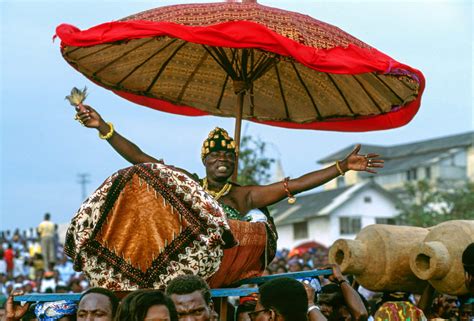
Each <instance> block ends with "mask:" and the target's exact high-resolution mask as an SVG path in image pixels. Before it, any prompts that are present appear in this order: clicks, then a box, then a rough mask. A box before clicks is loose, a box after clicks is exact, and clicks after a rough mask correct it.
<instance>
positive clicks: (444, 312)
mask: <svg viewBox="0 0 474 321" xmlns="http://www.w3.org/2000/svg"><path fill="white" fill-rule="evenodd" d="M431 313H432V314H433V315H436V316H437V317H439V318H442V319H448V320H451V318H454V319H456V316H457V315H458V313H459V309H458V302H457V297H455V296H452V295H447V294H440V295H438V296H437V297H436V298H434V300H433V304H432V306H431Z"/></svg>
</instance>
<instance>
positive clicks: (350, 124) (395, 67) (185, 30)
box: [56, 20, 425, 131]
mask: <svg viewBox="0 0 474 321" xmlns="http://www.w3.org/2000/svg"><path fill="white" fill-rule="evenodd" d="M56 36H58V37H59V38H61V47H64V46H77V47H88V46H94V45H99V44H104V43H112V42H116V41H124V40H129V39H140V38H149V37H160V36H168V37H171V38H179V39H182V40H185V41H188V42H192V43H197V44H206V45H209V46H216V47H229V48H258V49H261V50H265V51H269V52H273V53H276V54H279V55H281V56H286V57H292V58H293V59H295V60H296V61H297V62H299V63H301V64H303V65H305V66H307V67H309V68H311V69H314V70H317V71H321V72H327V73H333V74H362V73H368V72H376V73H379V74H396V75H399V74H408V75H409V76H410V77H412V78H413V79H414V80H416V81H418V82H419V85H420V87H419V91H418V96H417V98H416V99H415V100H414V101H412V102H410V103H409V104H407V105H405V106H399V107H397V108H394V109H393V110H392V111H391V112H389V113H386V114H381V115H375V116H359V117H357V118H355V119H354V118H341V119H338V118H334V119H330V120H325V121H324V122H321V121H315V122H309V123H291V122H284V121H257V120H255V119H250V120H251V121H254V122H258V123H262V124H267V125H272V126H278V127H286V128H294V129H321V130H334V131H369V130H381V129H389V128H396V127H400V126H403V125H405V124H407V123H408V122H409V121H410V120H411V119H412V118H413V117H414V116H415V114H416V113H417V111H418V109H419V107H420V103H421V96H422V93H423V91H424V88H425V78H424V76H423V74H422V73H421V72H420V71H419V70H417V69H414V68H411V67H410V66H407V65H405V64H402V63H399V62H397V61H396V60H394V59H392V58H390V57H389V56H387V55H385V54H383V53H382V52H380V51H378V50H376V49H374V48H360V47H358V46H355V45H352V44H349V45H348V46H347V47H345V48H342V47H336V48H332V49H317V48H313V47H309V46H306V45H303V44H300V43H298V42H296V41H294V40H291V39H289V38H286V37H284V36H282V35H279V34H278V33H276V32H274V31H272V30H269V29H267V28H266V27H265V26H263V25H260V24H258V23H254V22H249V21H232V22H225V23H221V24H216V25H212V26H206V27H195V26H185V25H180V24H176V23H170V22H150V21H143V20H142V21H127V22H108V23H104V24H100V25H98V26H95V27H93V28H90V29H87V30H84V31H81V30H80V29H78V28H77V27H75V26H72V25H69V24H61V25H59V26H58V27H57V28H56ZM114 92H115V93H116V94H117V95H119V96H121V97H123V98H125V99H128V100H130V101H132V102H134V103H137V104H140V105H143V106H147V107H151V108H153V109H157V110H161V111H165V112H169V113H174V114H180V115H187V116H203V115H208V114H207V113H205V112H203V111H201V110H198V109H196V108H193V107H189V106H176V105H173V104H171V103H169V102H166V101H163V100H159V99H154V98H149V97H143V96H138V95H134V94H131V93H128V92H124V91H114ZM177 107H178V108H177Z"/></svg>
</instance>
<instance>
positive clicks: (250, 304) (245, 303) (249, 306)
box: [235, 295, 258, 321]
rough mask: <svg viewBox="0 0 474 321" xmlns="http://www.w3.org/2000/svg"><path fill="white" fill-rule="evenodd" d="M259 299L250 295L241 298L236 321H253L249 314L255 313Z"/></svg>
mask: <svg viewBox="0 0 474 321" xmlns="http://www.w3.org/2000/svg"><path fill="white" fill-rule="evenodd" d="M257 298H258V296H257V295H248V296H244V297H241V298H240V300H239V305H238V306H237V310H236V311H235V320H236V321H251V320H250V317H249V313H250V312H253V311H255V306H256V305H257Z"/></svg>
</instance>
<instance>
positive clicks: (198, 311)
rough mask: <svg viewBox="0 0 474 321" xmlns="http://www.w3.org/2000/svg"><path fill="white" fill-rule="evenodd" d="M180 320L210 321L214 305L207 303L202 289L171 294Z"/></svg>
mask: <svg viewBox="0 0 474 321" xmlns="http://www.w3.org/2000/svg"><path fill="white" fill-rule="evenodd" d="M171 300H173V302H174V305H175V306H176V311H177V312H178V318H179V320H180V321H209V320H210V318H211V310H212V307H210V306H209V305H207V304H206V301H205V300H204V297H203V295H202V293H201V291H198V290H196V291H194V292H192V293H189V294H171Z"/></svg>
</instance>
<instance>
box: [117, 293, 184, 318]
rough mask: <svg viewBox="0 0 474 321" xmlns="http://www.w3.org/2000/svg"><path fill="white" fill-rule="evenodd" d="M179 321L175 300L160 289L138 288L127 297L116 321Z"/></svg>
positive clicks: (118, 311)
mask: <svg viewBox="0 0 474 321" xmlns="http://www.w3.org/2000/svg"><path fill="white" fill-rule="evenodd" d="M145 320H160V321H178V314H177V312H176V309H175V306H174V304H173V301H172V300H171V299H170V298H168V297H167V296H166V295H165V294H164V293H163V292H161V291H159V290H149V289H146V290H137V291H134V292H132V293H130V294H129V295H127V296H126V297H125V299H123V301H122V303H121V304H120V306H119V308H118V310H117V316H116V318H115V321H145Z"/></svg>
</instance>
